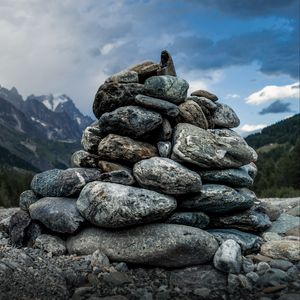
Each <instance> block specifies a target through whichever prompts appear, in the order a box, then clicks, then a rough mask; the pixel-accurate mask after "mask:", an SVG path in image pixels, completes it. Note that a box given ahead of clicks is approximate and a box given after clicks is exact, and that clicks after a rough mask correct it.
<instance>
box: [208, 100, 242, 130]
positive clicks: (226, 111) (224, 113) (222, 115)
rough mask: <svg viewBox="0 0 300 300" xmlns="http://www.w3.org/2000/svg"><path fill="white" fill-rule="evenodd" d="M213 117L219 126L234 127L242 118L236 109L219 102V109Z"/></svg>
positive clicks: (216, 125)
mask: <svg viewBox="0 0 300 300" xmlns="http://www.w3.org/2000/svg"><path fill="white" fill-rule="evenodd" d="M212 118H213V122H214V124H215V127H217V128H234V127H238V126H239V125H240V119H239V118H238V116H237V115H236V113H235V112H234V110H233V109H232V108H231V107H230V106H228V105H226V104H221V103H217V109H216V110H215V111H214V113H213V116H212Z"/></svg>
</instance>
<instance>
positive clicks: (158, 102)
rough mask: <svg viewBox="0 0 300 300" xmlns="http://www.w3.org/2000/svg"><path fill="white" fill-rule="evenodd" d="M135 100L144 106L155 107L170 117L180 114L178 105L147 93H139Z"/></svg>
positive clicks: (154, 108)
mask: <svg viewBox="0 0 300 300" xmlns="http://www.w3.org/2000/svg"><path fill="white" fill-rule="evenodd" d="M135 102H136V104H138V105H140V106H142V107H145V108H148V109H153V110H155V111H158V112H159V113H161V114H162V115H166V116H169V117H176V116H177V115H178V114H179V108H178V106H177V105H175V104H173V103H171V102H169V101H166V100H162V99H158V98H153V97H149V96H145V95H137V96H136V97H135Z"/></svg>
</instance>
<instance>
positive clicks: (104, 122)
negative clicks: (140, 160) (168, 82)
mask: <svg viewBox="0 0 300 300" xmlns="http://www.w3.org/2000/svg"><path fill="white" fill-rule="evenodd" d="M160 124H162V117H161V115H160V114H159V113H157V112H154V111H150V110H148V109H145V108H143V107H138V106H125V107H119V108H117V109H115V110H114V111H112V112H108V113H104V114H103V115H102V116H101V117H100V119H99V126H100V127H101V128H102V130H103V131H104V132H105V133H107V134H108V133H116V134H122V135H127V136H130V137H133V138H138V137H140V136H143V135H144V134H145V133H147V132H150V131H153V130H154V129H156V128H157V127H158V126H159V125H160Z"/></svg>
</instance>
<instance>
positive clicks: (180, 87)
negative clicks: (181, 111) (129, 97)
mask: <svg viewBox="0 0 300 300" xmlns="http://www.w3.org/2000/svg"><path fill="white" fill-rule="evenodd" d="M188 88H189V84H188V83H187V82H186V81H185V80H184V79H180V78H178V77H174V76H170V75H164V76H153V77H150V78H148V79H146V81H145V93H146V94H147V95H149V96H152V97H158V98H161V99H164V100H168V101H170V102H172V103H175V104H179V103H181V102H183V101H184V99H185V98H186V95H187V91H188ZM139 94H143V93H139Z"/></svg>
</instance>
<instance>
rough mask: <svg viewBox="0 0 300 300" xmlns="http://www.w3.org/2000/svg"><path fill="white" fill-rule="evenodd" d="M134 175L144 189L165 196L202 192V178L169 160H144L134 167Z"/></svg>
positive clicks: (158, 158) (156, 158) (161, 158)
mask: <svg viewBox="0 0 300 300" xmlns="http://www.w3.org/2000/svg"><path fill="white" fill-rule="evenodd" d="M133 175H134V177H135V179H136V180H137V182H138V183H139V184H140V185H141V186H142V187H145V188H147V189H152V190H155V191H159V192H162V193H165V194H171V195H180V194H185V193H189V192H190V193H192V192H199V191H200V190H201V178H200V176H199V175H198V174H197V173H196V172H193V171H191V170H189V169H187V168H186V167H184V166H182V165H181V164H179V163H177V162H175V161H173V160H171V159H169V158H163V157H153V158H150V159H145V160H142V161H140V162H138V163H136V164H135V165H134V167H133Z"/></svg>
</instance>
